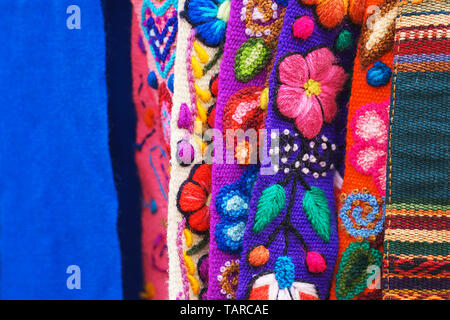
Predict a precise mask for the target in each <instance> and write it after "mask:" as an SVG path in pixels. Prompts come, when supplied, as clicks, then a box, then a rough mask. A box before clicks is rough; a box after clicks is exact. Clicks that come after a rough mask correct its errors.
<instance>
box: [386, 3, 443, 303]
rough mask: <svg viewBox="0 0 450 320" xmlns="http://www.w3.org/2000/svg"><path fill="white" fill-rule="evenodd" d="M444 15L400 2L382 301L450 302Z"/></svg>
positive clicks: (439, 6)
mask: <svg viewBox="0 0 450 320" xmlns="http://www.w3.org/2000/svg"><path fill="white" fill-rule="evenodd" d="M449 8H450V2H449V1H448V0H445V1H432V0H424V1H402V2H401V3H399V6H398V15H397V17H396V21H395V37H394V39H395V40H394V41H395V42H394V49H393V54H394V60H393V70H392V72H393V75H392V90H391V92H392V97H391V109H390V114H389V142H388V148H387V171H386V176H387V179H386V224H385V225H386V229H385V237H384V256H383V273H382V275H383V281H382V290H383V299H384V300H449V299H450V275H449V272H448V271H449V266H450V255H449V253H450V200H449V199H450V185H449V179H448V168H449V155H450V154H449V150H450V148H449V141H450V125H449V116H448V114H449V113H448V106H449V99H448V91H449V89H450V88H449V86H450V81H449V80H450V72H449V71H450V62H449V61H448V56H449V54H450V49H449V48H450V46H449V44H450V43H449V42H450V40H449V37H448V34H449V26H450V18H449V17H450V16H449V13H450V10H449ZM445 35H447V36H445Z"/></svg>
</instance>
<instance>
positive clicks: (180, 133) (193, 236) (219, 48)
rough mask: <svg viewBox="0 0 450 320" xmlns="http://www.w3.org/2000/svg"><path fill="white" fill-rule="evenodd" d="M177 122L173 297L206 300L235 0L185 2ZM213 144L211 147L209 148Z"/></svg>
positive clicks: (171, 255) (172, 206) (172, 219)
mask: <svg viewBox="0 0 450 320" xmlns="http://www.w3.org/2000/svg"><path fill="white" fill-rule="evenodd" d="M179 8H180V19H179V21H178V23H179V26H180V31H179V33H178V39H177V54H176V61H175V73H176V77H175V85H174V92H175V94H174V99H173V109H172V119H173V121H172V123H171V141H170V143H171V152H172V171H171V180H170V186H169V188H170V189H169V190H170V192H169V215H168V232H167V239H168V249H169V298H170V299H182V300H189V299H205V298H206V292H207V289H208V269H209V256H208V252H209V225H210V209H209V205H210V193H211V164H210V163H205V162H204V161H202V158H203V155H204V154H206V153H207V152H208V150H211V147H212V145H211V138H212V137H208V135H209V134H211V133H210V130H208V129H211V128H212V127H213V126H214V114H215V101H216V96H217V89H218V74H219V67H220V62H221V60H222V54H223V43H224V41H225V31H226V28H227V21H228V16H229V12H230V1H229V0H219V1H214V0H186V1H184V0H181V1H180V2H179ZM208 144H209V145H208Z"/></svg>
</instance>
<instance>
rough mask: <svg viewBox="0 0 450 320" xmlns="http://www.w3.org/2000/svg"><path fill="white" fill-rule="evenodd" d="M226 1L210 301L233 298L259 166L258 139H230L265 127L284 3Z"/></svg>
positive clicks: (211, 232)
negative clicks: (241, 133)
mask: <svg viewBox="0 0 450 320" xmlns="http://www.w3.org/2000/svg"><path fill="white" fill-rule="evenodd" d="M230 4H231V7H230V16H229V20H228V28H227V33H226V42H225V48H224V56H223V60H222V64H221V68H220V75H219V97H218V99H217V107H216V116H215V125H214V127H215V129H216V130H217V132H218V133H221V134H220V135H219V137H218V138H217V139H216V140H215V145H214V150H215V152H216V154H215V156H216V159H217V160H215V161H214V162H213V165H212V182H213V183H212V193H211V204H212V205H211V208H210V209H211V227H210V239H211V240H210V257H209V287H208V299H214V300H222V299H236V289H237V283H238V274H239V265H240V253H241V250H242V241H243V235H244V230H245V226H246V223H247V216H248V207H249V202H250V198H251V195H252V189H253V185H254V183H255V181H256V177H257V175H258V169H259V168H258V166H257V164H256V162H257V157H256V155H257V151H258V150H257V149H258V146H257V144H258V143H257V140H258V138H257V139H256V140H253V141H250V139H247V138H243V139H238V138H237V139H234V138H233V135H232V133H230V131H231V130H236V131H237V130H242V132H247V130H249V129H250V130H255V131H254V132H257V130H258V129H261V128H263V126H264V118H265V113H266V110H267V99H268V77H269V75H270V70H271V67H272V65H273V58H274V55H275V54H274V52H276V47H277V40H278V35H279V33H280V31H281V26H282V23H283V17H284V12H285V7H286V3H284V2H283V1H272V0H232V1H231V3H230ZM227 132H228V133H227ZM257 134H258V133H256V135H257ZM256 135H255V137H256ZM230 137H231V138H232V139H231V141H229V138H230ZM227 144H228V145H227ZM221 151H223V152H221Z"/></svg>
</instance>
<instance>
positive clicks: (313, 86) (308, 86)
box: [303, 79, 322, 98]
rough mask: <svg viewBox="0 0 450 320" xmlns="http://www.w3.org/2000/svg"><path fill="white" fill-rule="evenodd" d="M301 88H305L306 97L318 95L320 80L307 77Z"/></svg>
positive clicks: (320, 89)
mask: <svg viewBox="0 0 450 320" xmlns="http://www.w3.org/2000/svg"><path fill="white" fill-rule="evenodd" d="M303 88H305V90H306V91H305V93H306V95H307V96H308V98H311V96H312V95H316V96H318V95H319V94H320V93H321V92H322V88H321V86H320V82H317V81H316V80H313V79H309V80H308V81H306V82H305V83H304V84H303Z"/></svg>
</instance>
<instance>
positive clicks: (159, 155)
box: [131, 0, 177, 299]
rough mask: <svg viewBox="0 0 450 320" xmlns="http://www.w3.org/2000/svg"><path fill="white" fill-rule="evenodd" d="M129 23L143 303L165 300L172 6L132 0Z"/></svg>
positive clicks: (174, 32) (168, 2)
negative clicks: (130, 29) (132, 13)
mask: <svg viewBox="0 0 450 320" xmlns="http://www.w3.org/2000/svg"><path fill="white" fill-rule="evenodd" d="M132 3H133V6H134V12H135V14H134V15H133V24H132V40H131V51H132V73H133V99H134V103H135V107H136V114H137V117H138V119H137V128H136V131H137V134H136V151H135V158H136V163H137V167H138V171H139V177H140V179H141V184H142V214H141V215H142V218H141V219H142V247H143V249H142V250H143V269H144V278H145V279H144V280H145V284H144V288H145V292H143V293H142V294H141V297H142V298H145V299H167V295H168V292H167V280H168V273H167V266H168V261H167V245H166V226H167V201H168V198H169V194H168V190H169V188H168V186H169V157H170V152H169V139H170V114H171V109H172V93H173V78H174V74H173V63H174V59H175V45H176V42H175V41H176V35H177V2H176V1H171V0H166V1H165V2H162V3H161V2H159V1H153V2H152V1H150V0H145V1H142V0H136V1H132Z"/></svg>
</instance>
